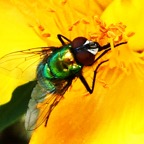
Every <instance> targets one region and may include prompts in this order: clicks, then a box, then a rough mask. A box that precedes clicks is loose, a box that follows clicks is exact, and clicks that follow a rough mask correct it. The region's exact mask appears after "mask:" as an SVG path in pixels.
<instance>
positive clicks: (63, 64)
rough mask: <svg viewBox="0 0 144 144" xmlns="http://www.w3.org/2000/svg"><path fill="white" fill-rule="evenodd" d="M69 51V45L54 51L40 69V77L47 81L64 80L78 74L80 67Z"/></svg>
mask: <svg viewBox="0 0 144 144" xmlns="http://www.w3.org/2000/svg"><path fill="white" fill-rule="evenodd" d="M70 49H71V45H66V46H63V47H61V48H59V49H58V50H56V51H54V52H53V53H52V54H51V55H50V56H49V57H48V58H47V60H46V62H45V63H44V65H43V68H41V72H42V73H43V74H42V76H43V77H46V78H47V79H55V78H58V79H65V78H68V77H71V76H73V75H75V74H76V73H78V72H79V71H80V70H81V69H82V66H81V65H79V64H78V63H77V62H76V61H75V59H74V56H73V54H72V52H71V51H70ZM41 67H42V66H41Z"/></svg>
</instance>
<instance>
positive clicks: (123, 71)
mask: <svg viewBox="0 0 144 144" xmlns="http://www.w3.org/2000/svg"><path fill="white" fill-rule="evenodd" d="M47 3H48V4H47ZM108 3H110V2H108ZM108 3H107V4H108ZM20 4H22V5H21V7H20ZM102 4H103V2H100V3H99V2H98V1H95V0H92V1H86V0H79V1H75V0H73V1H72V0H67V1H66V0H62V1H59V2H57V1H56V0H55V1H54V0H53V1H45V0H41V1H39V2H33V1H31V3H30V2H28V1H24V2H22V3H19V2H17V1H16V5H17V6H18V8H20V10H21V11H22V12H23V14H24V15H26V17H27V18H28V20H29V26H30V27H31V28H32V29H33V30H34V31H35V32H36V34H38V35H39V36H40V38H42V39H43V40H44V41H45V42H46V43H47V45H55V46H58V45H60V43H59V42H58V40H57V38H56V35H57V34H58V33H60V34H63V35H65V36H66V37H68V38H69V39H73V38H75V37H78V36H84V37H87V38H88V39H91V40H96V41H98V42H99V43H100V44H101V45H105V44H106V43H108V42H109V43H110V44H111V47H112V50H111V52H110V53H108V54H107V55H105V56H104V57H102V59H101V60H100V61H102V60H105V59H107V58H109V59H110V60H109V62H107V63H105V64H104V65H102V66H101V67H100V68H99V70H98V73H97V79H96V85H95V90H94V92H93V94H91V95H87V94H86V90H85V88H84V86H83V84H82V83H81V82H80V81H79V80H78V79H77V80H76V81H74V82H73V84H72V87H71V88H70V89H69V91H67V92H66V94H65V95H64V99H63V100H61V102H60V103H59V105H58V106H57V107H56V108H55V109H54V110H53V111H52V113H51V115H50V118H49V121H48V125H47V127H44V124H43V125H41V126H40V127H38V128H37V129H36V130H34V132H33V135H32V138H31V140H30V144H37V143H38V144H39V143H40V144H49V143H50V144H56V143H60V144H65V143H67V144H73V143H74V144H84V143H85V144H95V143H97V144H106V143H110V144H143V143H144V134H143V133H144V123H143V121H144V117H143V112H144V108H143V102H144V100H143V99H144V98H143V95H144V90H143V85H144V72H143V71H144V52H143V46H144V41H143V39H142V38H143V31H144V30H143V24H144V20H143V19H142V17H140V16H141V15H142V14H143V13H142V12H143V11H142V10H143V7H142V6H143V2H142V1H140V0H125V1H119V0H114V1H113V2H112V3H110V5H109V6H108V7H107V9H105V7H106V6H107V4H104V5H102ZM101 5H102V8H101V7H100V6H101ZM22 6H23V7H22ZM96 15H99V16H101V17H102V19H103V21H104V22H106V24H105V23H103V22H102V21H101V20H100V19H99V18H98V17H97V16H96ZM121 22H122V23H123V24H124V25H123V24H122V23H121ZM115 23H116V24H115ZM125 26H126V32H125ZM131 31H132V32H134V33H135V35H134V36H133V37H131V38H130V39H129V40H128V44H127V45H121V46H119V47H117V48H116V49H114V48H113V46H114V45H115V44H118V43H119V42H122V41H127V38H128V36H131V34H130V33H128V32H131ZM25 36H26V35H25ZM34 46H36V45H34ZM32 47H33V46H32ZM97 64H98V63H96V64H94V65H93V66H92V67H86V68H84V70H83V71H84V76H85V77H87V80H88V82H89V83H91V82H92V75H93V71H94V69H95V68H96V66H97Z"/></svg>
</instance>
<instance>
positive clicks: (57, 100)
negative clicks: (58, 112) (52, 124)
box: [45, 96, 63, 127]
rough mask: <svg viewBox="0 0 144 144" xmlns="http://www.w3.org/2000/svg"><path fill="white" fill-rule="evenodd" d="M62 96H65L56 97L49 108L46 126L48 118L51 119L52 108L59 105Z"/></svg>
mask: <svg viewBox="0 0 144 144" xmlns="http://www.w3.org/2000/svg"><path fill="white" fill-rule="evenodd" d="M62 98H63V96H58V97H56V98H55V100H54V102H53V103H52V104H51V105H50V108H49V111H48V114H47V117H46V121H45V127H46V126H47V123H48V119H49V116H50V114H51V112H52V110H53V109H54V108H55V107H56V106H57V104H58V103H59V102H60V100H61V99H62Z"/></svg>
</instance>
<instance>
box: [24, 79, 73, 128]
mask: <svg viewBox="0 0 144 144" xmlns="http://www.w3.org/2000/svg"><path fill="white" fill-rule="evenodd" d="M56 83H57V82H55V84H56ZM71 83H72V79H71V80H62V81H60V82H58V83H57V86H56V87H55V88H54V89H52V90H49V91H48V90H46V89H44V88H42V87H41V86H40V84H39V83H38V84H37V85H36V87H35V88H34V90H33V92H32V95H31V100H30V101H29V105H28V110H27V114H26V118H25V127H26V129H27V130H34V129H36V128H38V127H39V126H40V125H41V124H43V123H44V125H45V126H47V123H48V119H49V116H50V114H51V112H52V110H53V109H54V108H55V107H56V105H57V104H58V103H59V102H60V100H61V99H62V98H63V95H64V93H65V92H66V91H67V89H68V88H69V86H70V85H71Z"/></svg>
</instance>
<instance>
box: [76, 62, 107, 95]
mask: <svg viewBox="0 0 144 144" xmlns="http://www.w3.org/2000/svg"><path fill="white" fill-rule="evenodd" d="M107 61H108V60H105V61H102V62H101V63H99V64H98V66H97V67H96V69H95V71H94V75H93V81H92V88H90V86H89V84H88V83H87V81H86V79H85V78H84V76H83V75H82V74H81V75H80V76H79V79H80V80H81V82H82V83H83V85H84V86H85V88H86V89H87V91H88V92H89V93H90V94H92V93H93V90H94V86H95V81H96V74H97V71H98V68H99V67H100V66H101V65H102V64H103V63H105V62H107Z"/></svg>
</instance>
